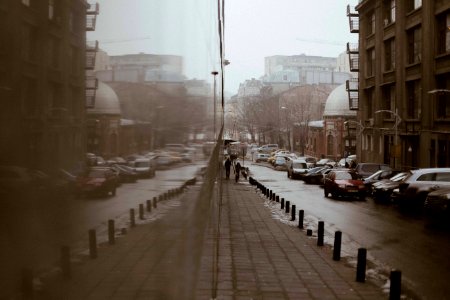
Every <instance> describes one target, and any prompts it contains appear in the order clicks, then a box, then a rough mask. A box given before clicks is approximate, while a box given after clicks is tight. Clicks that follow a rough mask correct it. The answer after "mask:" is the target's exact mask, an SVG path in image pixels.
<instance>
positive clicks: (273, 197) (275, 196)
mask: <svg viewBox="0 0 450 300" xmlns="http://www.w3.org/2000/svg"><path fill="white" fill-rule="evenodd" d="M276 198H277V194H275V192H273V193H272V198H270V200H273V201H275V199H276Z"/></svg>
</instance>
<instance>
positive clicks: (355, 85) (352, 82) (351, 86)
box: [345, 78, 359, 110]
mask: <svg viewBox="0 0 450 300" xmlns="http://www.w3.org/2000/svg"><path fill="white" fill-rule="evenodd" d="M345 87H346V90H347V93H348V102H349V109H350V110H358V109H359V95H358V90H359V82H358V78H351V79H349V80H347V81H346V82H345Z"/></svg>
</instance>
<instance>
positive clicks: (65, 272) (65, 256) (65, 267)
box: [60, 246, 71, 279]
mask: <svg viewBox="0 0 450 300" xmlns="http://www.w3.org/2000/svg"><path fill="white" fill-rule="evenodd" d="M60 263H61V271H62V276H63V278H64V279H69V278H70V276H71V274H70V248H69V247H68V246H62V247H61V262H60Z"/></svg>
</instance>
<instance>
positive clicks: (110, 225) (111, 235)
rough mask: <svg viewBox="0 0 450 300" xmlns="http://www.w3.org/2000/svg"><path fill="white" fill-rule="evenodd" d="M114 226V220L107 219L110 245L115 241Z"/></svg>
mask: <svg viewBox="0 0 450 300" xmlns="http://www.w3.org/2000/svg"><path fill="white" fill-rule="evenodd" d="M114 227H115V226H114V220H108V242H109V244H110V245H114V244H115V242H116V241H115V236H114V233H115V231H116V229H115V228H114Z"/></svg>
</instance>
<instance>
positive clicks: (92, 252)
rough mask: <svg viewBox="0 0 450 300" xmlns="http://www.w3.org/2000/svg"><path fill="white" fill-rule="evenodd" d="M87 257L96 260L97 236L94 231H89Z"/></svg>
mask: <svg viewBox="0 0 450 300" xmlns="http://www.w3.org/2000/svg"><path fill="white" fill-rule="evenodd" d="M89 257H90V258H92V259H94V258H97V236H96V233H95V229H90V230H89Z"/></svg>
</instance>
